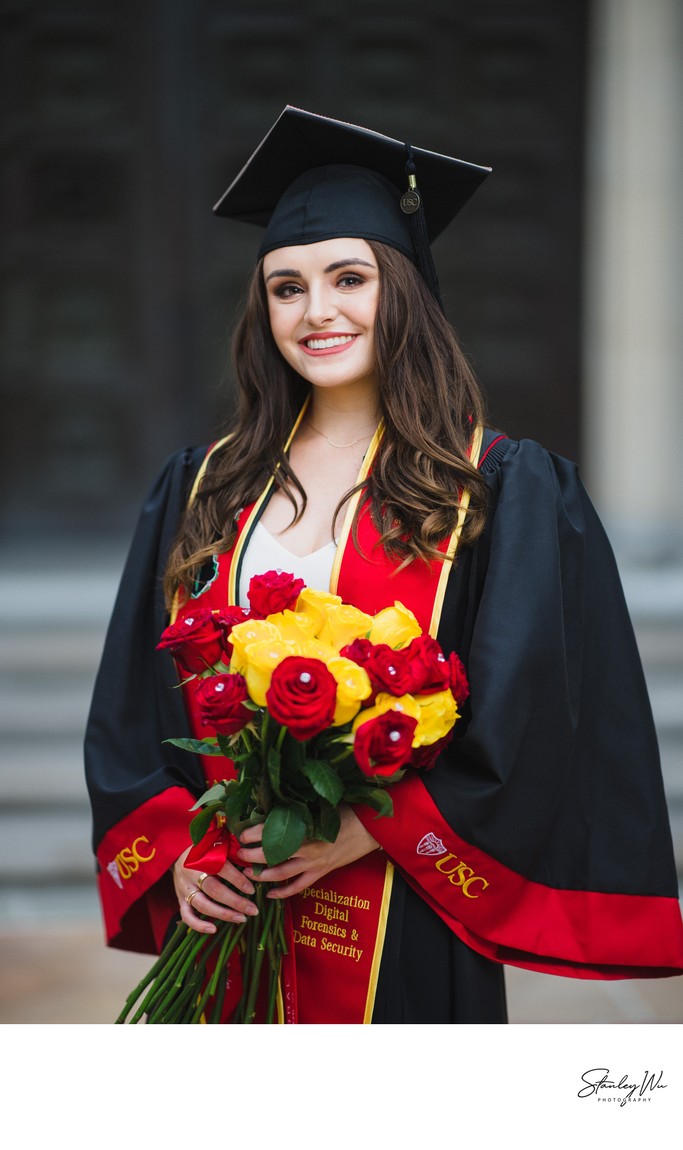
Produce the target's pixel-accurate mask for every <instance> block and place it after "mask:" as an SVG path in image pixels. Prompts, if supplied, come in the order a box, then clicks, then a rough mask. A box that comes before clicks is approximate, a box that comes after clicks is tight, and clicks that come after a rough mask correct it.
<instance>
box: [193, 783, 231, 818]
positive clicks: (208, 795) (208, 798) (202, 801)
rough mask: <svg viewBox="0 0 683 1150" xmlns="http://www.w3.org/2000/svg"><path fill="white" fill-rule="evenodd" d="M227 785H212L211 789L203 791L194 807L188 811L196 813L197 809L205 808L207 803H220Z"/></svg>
mask: <svg viewBox="0 0 683 1150" xmlns="http://www.w3.org/2000/svg"><path fill="white" fill-rule="evenodd" d="M229 785H230V784H229V783H214V785H213V786H212V787H209V790H208V791H204V794H203V795H200V797H199V798H198V799H197V801H196V803H195V804H194V806H193V807H190V810H192V811H196V810H197V809H198V808H199V807H205V806H206V805H207V803H221V802H222V801H223V799H224V798H225V795H226V791H227V789H228V787H229Z"/></svg>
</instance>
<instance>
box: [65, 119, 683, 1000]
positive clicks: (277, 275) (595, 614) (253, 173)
mask: <svg viewBox="0 0 683 1150" xmlns="http://www.w3.org/2000/svg"><path fill="white" fill-rule="evenodd" d="M406 160H407V162H406ZM416 169H417V171H416ZM404 170H405V171H406V173H407V183H408V187H407V189H406V191H405V192H404V194H403V195H401V191H400V187H401V180H402V178H403V171H404ZM273 173H275V175H273ZM485 174H486V172H485V170H484V169H477V168H475V167H474V166H472V165H468V164H464V163H462V162H460V161H455V160H450V159H448V158H447V157H439V156H434V155H433V154H431V153H421V152H418V151H417V150H415V151H413V150H412V149H409V150H408V153H407V156H406V150H405V148H404V147H403V146H402V145H400V144H399V143H398V142H396V141H391V140H388V139H387V138H386V137H380V136H376V135H375V134H374V133H368V132H366V131H365V130H363V129H356V128H353V127H351V126H349V125H345V124H340V123H338V122H336V121H330V120H326V119H324V118H322V117H317V116H311V115H310V114H309V113H304V112H300V111H298V110H296V109H291V108H288V109H286V110H285V112H284V113H283V115H282V116H281V117H280V120H279V121H278V123H277V124H276V125H275V127H274V128H273V129H272V130H271V133H269V136H268V137H267V138H266V140H265V141H264V143H263V144H262V146H261V147H260V148H259V149H258V150H257V152H256V153H255V155H254V157H252V160H251V161H250V163H249V164H248V165H247V166H246V167H245V169H243V171H242V172H241V173H240V175H239V177H238V178H237V180H236V181H235V182H234V184H233V185H231V188H230V189H228V192H227V193H226V195H225V196H224V197H223V199H222V200H221V201H220V203H219V205H217V211H218V213H219V214H226V215H231V216H233V217H235V218H241V219H247V220H252V221H253V222H256V223H259V224H265V225H267V226H266V232H265V236H264V239H263V242H262V244H261V247H260V252H259V256H260V258H259V262H258V266H257V268H256V271H255V273H254V277H253V280H252V284H251V287H250V292H249V297H248V301H247V305H246V309H245V313H244V316H243V318H242V321H241V324H240V326H239V328H238V331H237V335H236V340H235V357H234V358H235V364H234V365H235V374H236V379H237V382H238V390H239V397H240V402H239V411H238V414H237V418H236V421H235V424H234V427H233V429H232V432H231V434H230V435H229V436H228V437H227V438H226V439H225V440H221V441H220V442H219V443H218V444H216V445H214V446H213V448H212V450H211V451H210V452H208V453H207V451H206V449H202V450H200V451H185V452H182V453H179V455H177V456H175V457H174V458H173V459H172V460H171V462H170V463H169V465H168V466H167V468H166V470H165V472H164V474H163V475H162V477H161V479H160V481H159V483H158V484H157V486H156V487H155V489H154V491H153V492H152V493H151V494H150V497H149V499H148V502H147V504H146V507H145V509H144V510H143V515H142V517H141V521H140V525H139V527H138V532H137V535H136V539H135V540H134V543H133V547H132V550H131V557H130V559H129V562H128V564H127V568H126V572H125V573H124V578H123V581H122V587H121V591H120V594H119V599H118V601H117V607H116V610H115V614H114V618H113V620H112V625H111V628H110V632H109V637H108V640H107V646H106V648H105V654H104V658H103V662H102V668H101V670H100V674H99V676H98V683H97V686H96V690H95V696H94V700H93V707H92V711H91V717H90V723H89V729H88V735H87V739H86V750H87V762H88V778H89V785H90V789H91V794H92V798H93V806H94V811H95V823H96V829H95V848H96V851H97V855H98V860H99V883H100V891H101V894H102V902H103V908H104V913H105V920H106V922H107V929H108V937H109V941H110V943H111V944H112V945H114V946H117V945H118V946H123V947H128V948H132V949H142V950H157V949H158V948H159V946H160V944H161V942H162V940H163V938H164V936H165V935H166V933H167V931H168V927H169V922H170V921H171V920H172V919H174V918H175V917H177V916H178V913H179V914H180V916H181V917H182V919H183V921H184V922H185V923H187V924H188V925H189V926H190V927H192V929H193V930H195V931H197V932H199V933H207V934H208V933H211V932H213V931H214V930H215V926H214V923H213V921H212V920H217V919H223V920H225V921H233V922H240V921H244V919H245V918H246V917H247V916H248V915H252V914H254V913H255V907H254V903H253V900H252V896H253V894H254V891H255V884H256V883H257V882H264V881H265V882H269V883H277V884H278V886H277V889H276V890H274V891H273V892H272V897H275V898H280V899H284V900H286V902H287V905H288V910H289V912H290V914H291V922H292V925H293V932H294V933H293V937H294V940H295V955H294V959H295V962H294V965H295V969H296V982H297V995H296V1007H295V1009H294V1010H293V1011H292V1012H291V1015H290V1018H291V1020H292V1021H299V1022H352V1023H353V1022H363V1021H366V1022H369V1021H372V1022H449V1021H450V1022H473V1023H476V1022H493V1023H496V1022H504V1021H505V1019H506V1008H505V993H504V980H503V964H504V963H510V964H515V965H519V966H523V967H527V968H528V969H532V970H539V971H545V972H555V973H558V974H564V975H567V974H568V975H574V976H576V977H586V978H633V977H647V976H662V975H672V974H678V973H680V972H681V971H682V970H683V929H682V925H681V916H680V909H679V905H678V901H677V889H676V874H675V867H674V863H673V851H672V847H671V835H670V831H669V826H668V820H667V814H666V807H665V802H664V794H663V788H662V781H661V773H660V768H659V760H658V753H657V746H656V739H655V735H654V729H653V725H652V719H651V715H650V710H649V704H648V701H647V695H646V691H645V686H644V682H643V677H642V671H641V668H640V663H639V658H638V653H637V649H636V646H635V642H634V638H633V633H632V629H631V626H630V622H629V619H628V615H627V611H626V608H625V604H624V601H623V595H622V593H621V589H620V587H619V581H618V576H617V573H616V568H615V565H614V560H613V558H612V555H611V552H610V549H609V545H608V543H607V541H606V539H605V536H604V532H603V531H602V528H601V526H600V524H599V522H598V520H597V517H596V515H595V512H594V511H593V509H592V507H591V505H590V503H589V501H588V499H587V496H586V494H585V492H584V490H583V488H582V486H581V484H580V481H579V479H578V476H577V474H576V469H575V468H574V467H573V465H571V464H570V463H568V462H567V461H565V460H562V459H558V458H556V457H553V456H551V455H549V454H548V453H547V452H545V451H544V450H543V449H542V448H541V447H539V446H538V445H537V444H534V443H530V442H528V441H523V442H521V443H512V442H511V441H510V440H509V439H507V438H506V437H505V436H502V435H497V434H495V433H493V432H490V431H487V430H484V429H483V416H482V401H481V398H480V395H479V392H478V389H477V386H476V383H475V381H474V379H473V378H472V375H471V372H470V371H469V369H468V367H467V364H466V362H465V360H464V358H463V356H462V354H461V352H460V350H459V348H458V345H457V342H456V340H455V337H454V335H453V333H452V330H451V328H450V326H449V325H448V323H447V322H446V320H445V317H444V315H443V311H442V308H441V305H440V301H439V297H438V284H437V281H436V276H435V273H434V269H433V264H432V262H431V257H430V253H429V246H428V240H429V239H430V238H433V236H434V234H435V233H436V232H438V230H440V228H441V227H443V226H445V222H447V220H448V219H449V218H450V216H452V215H453V214H454V213H455V212H456V211H457V210H458V209H459V207H461V206H462V204H463V203H464V201H465V200H466V199H467V198H468V197H469V195H470V194H471V193H472V191H473V190H474V188H475V187H476V186H477V184H478V183H479V182H481V179H482V178H483V177H484V175H485ZM416 175H417V177H418V178H416ZM266 176H267V180H266ZM387 177H388V178H387ZM273 184H275V186H276V190H275V193H274V194H273V195H271V201H275V202H269V203H265V204H264V198H263V193H262V189H263V187H264V186H270V185H273ZM418 184H419V187H418ZM404 186H405V185H404ZM425 186H428V187H429V186H431V199H428V201H427V204H426V205H423V204H422V202H421V199H420V192H421V190H424V187H425ZM259 197H261V198H259ZM266 199H267V197H266ZM444 203H445V204H446V208H445V209H444V207H443V205H444ZM430 204H434V218H435V220H436V222H435V223H430ZM259 205H262V206H259ZM456 547H457V555H456V554H455V549H456ZM273 568H281V569H284V570H286V571H290V572H292V573H293V574H295V575H297V576H301V577H302V578H304V581H305V582H306V583H307V584H308V585H310V586H314V587H317V588H318V589H320V590H327V589H331V590H333V591H335V592H336V593H337V594H339V595H341V597H342V599H343V600H344V601H346V602H351V603H353V604H355V605H356V606H358V607H360V608H361V609H362V610H365V611H367V612H368V613H371V614H374V613H376V612H377V611H378V610H380V609H381V608H382V607H384V606H386V605H389V604H391V603H393V602H394V601H395V600H398V601H400V602H402V603H404V604H405V605H406V606H407V607H408V608H409V609H410V610H411V611H413V612H414V614H415V615H416V617H417V618H418V620H419V621H420V622H421V624H422V626H423V630H425V631H427V630H429V631H430V632H431V633H432V634H433V635H435V636H436V637H437V638H438V639H439V642H440V643H441V646H442V647H443V649H444V651H445V652H446V654H447V655H448V654H449V653H450V652H452V651H455V652H457V653H458V654H459V655H460V657H461V658H462V659H463V661H464V663H465V666H466V668H467V673H468V678H469V683H470V692H471V694H470V700H469V704H468V707H467V712H466V715H465V718H464V720H463V722H462V724H461V725H460V726H461V727H462V730H461V729H460V728H459V729H458V731H457V737H456V738H455V739H453V741H452V742H451V743H450V745H449V746H447V747H446V749H445V750H444V751H443V753H442V755H441V757H440V759H439V760H438V762H437V764H436V766H435V767H434V768H433V769H432V770H430V771H429V772H428V773H421V772H420V773H418V772H409V773H408V774H407V775H406V777H405V778H404V779H403V780H402V782H401V783H400V784H397V785H396V786H395V787H394V788H393V797H394V807H395V813H394V817H393V818H380V819H377V818H375V817H374V815H373V814H372V813H371V812H369V811H367V809H365V808H363V807H347V808H345V810H344V814H343V818H342V827H341V831H340V834H339V836H338V838H337V840H336V841H335V842H334V843H332V844H326V843H320V842H316V843H304V845H303V846H302V847H301V848H300V849H299V850H298V851H297V852H296V853H295V855H294V856H293V857H292V858H290V859H288V860H287V861H285V862H283V863H281V864H279V865H278V866H274V867H266V868H265V869H264V870H262V871H260V873H259V866H260V864H264V863H265V856H264V855H263V852H262V850H261V847H260V831H259V828H258V827H254V828H250V829H248V830H246V831H245V832H244V833H243V834H242V836H241V848H240V850H239V853H238V856H237V858H236V859H235V862H228V863H226V865H225V867H224V869H223V871H222V872H221V874H220V876H207V875H206V874H203V873H198V872H197V871H192V870H190V869H188V868H187V867H185V866H184V865H183V864H184V862H185V858H186V855H187V847H188V846H189V839H188V831H187V823H188V808H189V807H190V806H191V805H192V802H193V801H194V798H195V797H196V796H197V795H198V794H199V793H201V791H202V790H203V789H204V788H205V784H206V780H207V779H209V780H211V779H212V778H213V771H214V770H215V767H214V766H213V764H212V760H211V759H209V758H206V759H203V760H202V761H201V762H200V761H199V760H196V761H193V762H190V763H189V764H188V758H189V756H187V755H186V754H184V753H182V752H180V753H176V752H174V750H173V748H169V747H163V748H162V740H163V739H164V738H168V737H170V736H171V735H174V736H175V735H178V734H180V733H182V730H183V729H186V730H192V731H194V732H195V733H197V730H198V728H197V715H196V714H195V713H194V712H193V703H192V695H191V693H190V692H189V691H187V690H186V692H185V702H186V712H185V713H184V712H183V705H182V699H181V695H180V692H178V691H171V690H170V689H169V688H170V687H171V685H173V684H177V674H176V673H175V670H174V667H173V664H172V660H171V659H170V657H169V656H168V654H167V653H166V657H165V658H164V654H163V653H162V654H158V653H157V654H154V649H155V646H156V643H157V642H158V637H159V635H160V633H161V631H162V629H163V627H164V625H165V623H166V621H167V618H168V614H167V613H168V611H171V612H172V613H173V615H174V616H175V617H177V618H182V617H183V615H185V616H187V615H188V612H191V611H192V610H194V609H195V608H196V605H197V603H198V602H199V603H200V604H201V605H203V606H208V607H210V608H211V609H213V610H216V609H219V608H224V607H225V605H226V604H227V603H233V604H241V605H242V606H246V605H247V603H246V594H247V589H248V586H249V580H250V577H251V576H252V575H254V574H256V573H259V572H263V571H265V570H270V569H273ZM162 573H163V574H164V585H165V592H166V598H165V603H164V602H162V601H161V597H160V596H159V594H158V586H157V585H155V581H156V580H158V578H159V576H160V575H161V574H162ZM141 683H145V684H147V685H148V686H147V689H146V690H145V691H144V692H142V691H141V690H140V684H141ZM188 723H189V727H188ZM257 864H259V866H257ZM255 867H256V870H255V869H254V868H255Z"/></svg>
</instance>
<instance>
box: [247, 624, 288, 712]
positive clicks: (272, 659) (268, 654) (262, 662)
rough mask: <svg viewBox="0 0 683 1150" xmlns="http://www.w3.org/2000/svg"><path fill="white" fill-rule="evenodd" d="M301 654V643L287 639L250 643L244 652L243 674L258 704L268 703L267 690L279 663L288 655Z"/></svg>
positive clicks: (250, 692)
mask: <svg viewBox="0 0 683 1150" xmlns="http://www.w3.org/2000/svg"><path fill="white" fill-rule="evenodd" d="M299 654H300V650H299V645H298V644H297V643H293V642H291V641H288V640H285V639H261V640H260V641H259V642H258V643H249V645H248V646H247V648H246V650H245V652H244V658H245V668H244V671H243V672H242V674H243V675H244V677H245V679H246V680H247V690H248V692H249V697H250V698H251V699H253V701H254V702H255V703H256V705H257V706H259V707H265V705H266V692H267V690H268V688H269V687H270V680H271V678H272V675H273V671H274V670H275V668H276V667H277V665H278V663H281V662H282V660H283V659H286V658H287V656H288V655H299Z"/></svg>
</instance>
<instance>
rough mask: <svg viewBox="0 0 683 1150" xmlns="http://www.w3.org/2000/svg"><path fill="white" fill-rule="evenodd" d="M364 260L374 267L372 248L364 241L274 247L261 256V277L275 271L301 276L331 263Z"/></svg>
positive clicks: (345, 239)
mask: <svg viewBox="0 0 683 1150" xmlns="http://www.w3.org/2000/svg"><path fill="white" fill-rule="evenodd" d="M354 259H357V260H363V261H364V262H365V263H366V264H370V265H371V266H372V267H377V260H376V259H375V256H374V253H373V250H372V248H371V247H370V245H369V243H367V241H366V240H362V239H358V238H354V237H350V236H348V237H346V236H342V237H341V238H335V239H331V240H320V241H319V242H318V243H315V244H295V245H292V246H291V247H287V248H275V250H274V251H272V252H268V253H267V254H266V255H265V256H264V257H263V272H264V275H270V274H271V273H272V272H273V271H277V270H278V269H280V268H282V269H285V268H286V269H289V270H290V271H292V270H295V269H296V270H298V271H301V272H302V274H305V273H306V272H313V271H324V269H325V268H326V267H328V266H329V265H330V264H333V263H337V262H338V261H340V260H354Z"/></svg>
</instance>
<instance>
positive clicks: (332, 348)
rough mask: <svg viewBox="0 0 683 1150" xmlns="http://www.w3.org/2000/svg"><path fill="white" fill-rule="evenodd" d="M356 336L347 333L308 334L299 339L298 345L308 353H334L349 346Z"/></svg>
mask: <svg viewBox="0 0 683 1150" xmlns="http://www.w3.org/2000/svg"><path fill="white" fill-rule="evenodd" d="M357 338H358V337H357V336H356V335H351V334H349V333H344V334H334V335H324V336H323V335H308V336H306V337H305V339H300V340H299V346H300V347H301V348H303V350H304V351H305V352H308V354H309V355H334V354H335V353H336V352H339V351H343V350H344V348H346V347H349V346H350V344H352V343H353V342H354V341H355V340H356V339H357Z"/></svg>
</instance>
